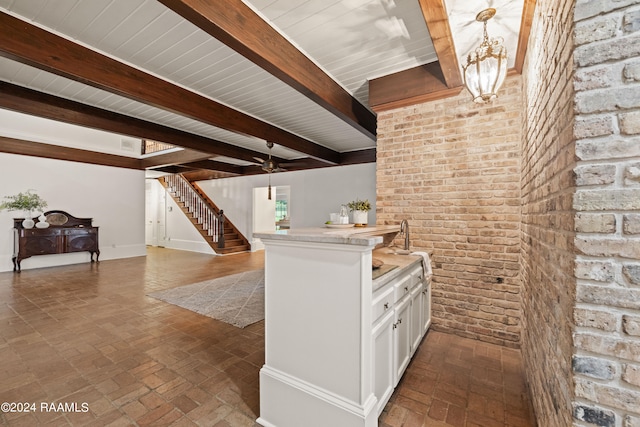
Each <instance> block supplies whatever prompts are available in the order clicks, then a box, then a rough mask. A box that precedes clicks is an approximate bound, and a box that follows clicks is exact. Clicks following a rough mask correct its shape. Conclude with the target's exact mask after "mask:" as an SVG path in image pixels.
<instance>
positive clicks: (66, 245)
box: [13, 210, 100, 272]
mask: <svg viewBox="0 0 640 427" xmlns="http://www.w3.org/2000/svg"><path fill="white" fill-rule="evenodd" d="M44 215H45V216H46V217H47V222H48V223H49V227H48V228H36V227H34V228H28V229H27V228H24V227H23V226H22V220H23V218H14V220H13V235H14V251H13V271H17V272H20V262H21V261H22V260H23V259H26V258H29V257H32V256H34V255H50V254H65V253H71V252H89V253H90V254H91V262H93V255H94V254H95V261H96V262H97V261H98V257H99V256H100V249H99V247H98V227H94V226H93V225H92V221H93V219H92V218H76V217H74V216H73V215H70V214H68V213H67V212H64V211H59V210H55V211H48V212H45V213H44Z"/></svg>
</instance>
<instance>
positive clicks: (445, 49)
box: [418, 0, 463, 88]
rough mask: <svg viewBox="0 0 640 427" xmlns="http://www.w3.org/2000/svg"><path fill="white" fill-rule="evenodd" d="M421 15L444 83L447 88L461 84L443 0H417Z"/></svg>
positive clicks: (458, 65) (458, 64) (458, 66)
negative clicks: (436, 56)
mask: <svg viewBox="0 0 640 427" xmlns="http://www.w3.org/2000/svg"><path fill="white" fill-rule="evenodd" d="M418 1H419V2H420V8H421V9H422V15H423V16H424V20H425V22H426V24H427V27H428V29H429V34H430V35H431V40H432V41H433V47H434V48H435V50H436V55H438V62H439V63H440V68H441V69H442V75H443V76H444V81H445V84H446V86H447V87H448V88H454V87H458V86H462V84H463V82H462V76H461V74H460V63H459V62H458V58H457V57H456V49H455V47H454V44H453V36H452V35H451V27H450V26H449V16H448V15H447V8H446V6H445V4H444V0H418Z"/></svg>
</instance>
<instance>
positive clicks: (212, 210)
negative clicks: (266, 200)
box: [158, 174, 250, 254]
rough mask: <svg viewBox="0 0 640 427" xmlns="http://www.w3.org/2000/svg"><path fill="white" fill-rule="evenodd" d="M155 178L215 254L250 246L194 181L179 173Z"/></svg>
mask: <svg viewBox="0 0 640 427" xmlns="http://www.w3.org/2000/svg"><path fill="white" fill-rule="evenodd" d="M158 181H160V184H162V186H163V187H164V188H166V189H167V192H168V193H169V195H171V197H172V198H173V200H175V202H176V203H177V204H178V206H180V209H182V211H183V212H184V213H185V215H186V216H187V218H189V220H190V221H191V223H192V224H193V225H194V226H195V227H196V229H197V230H198V231H199V232H200V234H201V235H202V237H204V239H205V240H206V242H207V243H208V244H209V246H211V248H212V249H213V250H214V251H215V252H216V253H217V254H231V253H238V252H245V251H248V250H249V249H250V245H249V241H248V240H247V239H246V238H245V237H244V236H243V235H242V234H241V233H240V232H239V231H238V230H237V229H236V227H235V226H234V225H233V224H232V223H231V222H229V221H228V220H227V218H226V217H225V216H224V212H223V211H222V210H221V209H218V207H217V206H216V205H215V203H213V202H212V201H211V199H209V197H208V196H207V195H206V194H205V192H204V191H202V189H201V188H200V187H199V186H198V185H197V184H195V183H191V182H189V181H187V180H186V179H185V178H184V177H183V176H182V175H181V174H174V175H166V176H163V177H160V178H158Z"/></svg>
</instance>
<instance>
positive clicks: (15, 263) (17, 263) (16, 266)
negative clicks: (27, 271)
mask: <svg viewBox="0 0 640 427" xmlns="http://www.w3.org/2000/svg"><path fill="white" fill-rule="evenodd" d="M11 260H12V261H13V271H15V272H18V273H20V260H19V259H18V258H16V257H14V258H11Z"/></svg>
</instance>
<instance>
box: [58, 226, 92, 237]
mask: <svg viewBox="0 0 640 427" xmlns="http://www.w3.org/2000/svg"><path fill="white" fill-rule="evenodd" d="M63 233H64V235H65V236H86V235H89V234H96V231H95V230H92V229H90V228H80V227H78V228H67V229H66V230H63Z"/></svg>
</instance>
